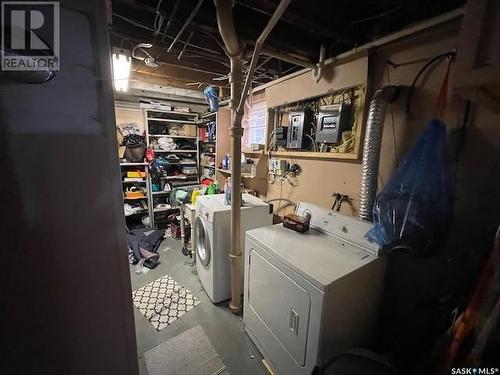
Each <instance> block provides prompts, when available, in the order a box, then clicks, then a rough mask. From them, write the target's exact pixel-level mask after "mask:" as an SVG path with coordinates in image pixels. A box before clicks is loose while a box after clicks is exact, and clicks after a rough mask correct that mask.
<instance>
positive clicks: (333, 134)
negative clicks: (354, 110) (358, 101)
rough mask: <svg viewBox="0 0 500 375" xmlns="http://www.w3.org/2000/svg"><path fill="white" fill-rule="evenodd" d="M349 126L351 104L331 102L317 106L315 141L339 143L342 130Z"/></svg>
mask: <svg viewBox="0 0 500 375" xmlns="http://www.w3.org/2000/svg"><path fill="white" fill-rule="evenodd" d="M350 128H351V105H349V104H333V105H325V106H322V107H320V108H319V112H318V117H317V121H316V142H317V143H333V144H337V143H340V140H341V139H342V138H341V137H342V132H343V131H345V130H348V129H350Z"/></svg>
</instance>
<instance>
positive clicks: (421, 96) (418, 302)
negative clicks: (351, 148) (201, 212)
mask: <svg viewBox="0 0 500 375" xmlns="http://www.w3.org/2000/svg"><path fill="white" fill-rule="evenodd" d="M459 27H460V24H459V22H452V23H448V24H446V25H443V26H440V27H438V28H435V29H433V30H428V31H426V32H423V33H421V34H419V35H415V36H413V37H411V38H407V39H405V40H404V41H400V42H398V43H395V44H392V45H389V46H386V47H385V48H383V49H380V50H378V51H376V52H374V53H373V54H372V55H371V56H370V73H369V82H370V84H371V87H372V88H373V89H377V88H380V87H382V86H384V85H386V84H388V79H387V78H388V77H387V65H386V61H387V60H391V61H393V62H395V63H402V62H407V61H412V60H418V59H429V58H431V57H433V56H435V55H437V54H440V53H443V52H446V51H449V50H451V49H452V48H454V47H455V46H456V44H457V40H456V38H457V34H458V30H459ZM424 63H425V61H424V62H419V63H415V64H411V65H406V66H404V67H399V68H397V69H392V68H390V69H389V74H390V81H391V84H399V85H409V84H410V83H411V81H412V80H413V78H414V77H415V75H416V73H417V71H418V70H419V69H420V68H421V66H422V65H423V64H424ZM445 69H446V63H445V62H442V63H440V64H438V65H437V66H436V67H435V68H434V69H431V71H430V72H429V74H427V75H426V76H425V78H424V79H422V80H421V81H420V83H419V84H418V86H417V91H416V92H415V95H414V97H413V101H412V114H413V115H412V117H411V118H407V117H406V115H405V108H404V105H405V103H404V100H400V101H398V102H397V103H396V104H394V105H393V110H394V133H393V128H392V121H391V116H390V112H388V116H387V118H386V122H385V128H384V134H383V140H382V152H381V162H380V170H379V171H380V177H379V188H381V187H383V186H384V184H385V183H386V182H387V180H388V179H389V177H390V176H391V174H392V173H393V172H394V168H395V165H396V163H395V159H396V156H395V155H396V154H395V149H397V158H398V159H399V160H401V158H402V157H403V156H404V155H405V154H406V153H407V152H408V151H409V149H410V148H411V146H412V145H413V143H414V142H415V140H416V139H417V137H418V136H419V134H420V133H421V131H422V130H423V129H424V127H425V126H426V124H427V122H428V121H429V120H430V119H431V118H432V113H433V108H434V103H435V100H436V96H437V93H438V91H439V88H440V86H441V82H442V79H443V75H444V72H445ZM301 85H307V87H306V88H304V87H301V86H295V87H291V86H290V85H289V84H286V85H285V83H279V84H277V85H276V86H275V87H274V88H273V95H275V96H276V95H278V94H277V92H279V89H280V87H282V88H283V95H285V96H286V95H288V94H287V93H288V92H290V91H293V92H294V93H295V94H294V95H295V96H297V94H296V93H297V92H302V91H303V92H304V97H305V96H310V95H311V87H314V86H315V85H314V84H313V82H312V80H308V81H307V80H303V81H301ZM450 85H451V86H452V85H453V70H452V75H451V81H450ZM336 88H337V87H336ZM269 90H270V89H268V90H267V91H269ZM318 93H319V92H318ZM273 100H274V99H273ZM368 102H369V98H367V106H368ZM463 111H464V102H463V101H461V100H460V99H459V98H458V97H456V96H455V95H454V94H453V91H452V90H451V87H450V93H449V97H448V111H447V113H446V116H445V120H446V123H447V125H448V136H449V141H450V145H451V150H450V152H452V154H453V152H454V150H455V146H456V139H457V134H458V131H457V130H458V129H459V128H460V126H461V122H462V117H463ZM453 155H454V154H453ZM295 161H296V162H297V163H298V164H300V166H301V167H302V169H303V172H302V174H301V175H300V176H299V177H298V186H296V187H290V186H289V185H288V184H284V185H283V188H282V196H283V197H284V198H287V199H290V200H292V201H294V202H298V201H301V200H306V201H309V202H312V203H316V204H318V205H320V206H324V207H330V206H331V205H332V198H331V194H332V193H333V192H337V191H340V192H342V193H346V194H349V195H350V196H352V197H353V198H354V199H355V201H354V205H353V206H354V207H352V208H350V207H347V206H345V207H344V208H343V212H345V213H348V214H355V210H356V207H357V206H358V202H359V184H360V172H361V165H360V162H359V161H357V162H344V161H322V160H304V159H299V158H297V157H295ZM451 167H452V171H453V174H454V175H456V183H455V197H454V209H455V216H454V219H453V221H452V225H451V230H450V234H449V237H448V241H447V242H446V245H445V246H444V248H441V249H440V251H438V252H437V254H436V255H435V256H432V257H425V258H418V257H412V256H409V255H408V254H405V253H394V254H393V255H391V257H389V262H388V272H387V281H386V286H385V302H384V317H385V319H386V324H382V325H381V326H380V327H381V331H382V333H383V334H382V336H385V340H386V342H390V343H392V344H394V343H396V345H395V346H393V347H391V345H389V347H387V348H386V349H387V350H388V351H391V350H395V351H401V352H406V353H416V352H418V350H420V349H421V348H422V349H425V348H429V347H430V346H431V345H432V342H430V341H427V338H426V335H427V334H430V333H431V332H432V330H433V329H434V328H435V327H436V325H437V322H439V321H443V319H444V322H445V324H446V320H447V319H448V317H449V311H451V310H447V309H448V308H449V307H450V306H452V307H454V306H455V305H454V303H456V302H457V301H459V298H466V296H467V292H468V291H469V288H470V287H471V285H473V282H474V280H475V278H476V277H477V274H478V271H479V269H480V267H481V264H482V262H483V256H484V254H485V253H487V252H489V250H490V249H491V247H492V242H493V236H494V234H495V231H496V228H497V227H498V225H499V224H500V178H499V176H500V116H498V115H495V114H493V113H491V112H490V111H488V110H487V109H485V108H481V107H478V106H475V105H473V106H472V111H471V118H470V123H469V128H468V129H467V131H466V136H465V141H464V143H463V148H462V152H461V154H460V155H459V158H458V162H454V161H452V163H451ZM279 196H280V186H279V185H277V184H274V185H271V184H270V185H269V186H268V194H267V198H268V199H273V198H277V197H279ZM280 213H281V214H283V211H282V212H280ZM440 309H441V310H440ZM440 312H441V313H442V315H440ZM440 319H441V320H440ZM387 322H389V323H387ZM409 322H411V323H409ZM441 328H442V327H441ZM379 339H380V340H382V341H383V340H384V339H382V338H379ZM417 359H418V357H417V355H415V356H414V355H412V356H411V358H409V359H408V363H411V361H415V360H417ZM417 373H418V371H417Z"/></svg>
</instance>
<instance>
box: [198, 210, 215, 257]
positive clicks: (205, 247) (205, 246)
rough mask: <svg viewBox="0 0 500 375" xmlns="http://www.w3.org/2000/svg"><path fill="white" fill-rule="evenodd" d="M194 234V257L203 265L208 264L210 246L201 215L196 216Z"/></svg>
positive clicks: (206, 229)
mask: <svg viewBox="0 0 500 375" xmlns="http://www.w3.org/2000/svg"><path fill="white" fill-rule="evenodd" d="M194 228H195V229H194V231H195V233H194V235H195V237H196V257H197V258H198V259H197V261H198V262H200V263H201V264H202V265H204V266H205V267H206V266H208V265H209V263H210V259H211V257H212V248H211V245H210V235H209V233H208V228H207V225H206V223H205V221H204V220H203V218H202V217H201V216H197V217H196V224H195V227H194Z"/></svg>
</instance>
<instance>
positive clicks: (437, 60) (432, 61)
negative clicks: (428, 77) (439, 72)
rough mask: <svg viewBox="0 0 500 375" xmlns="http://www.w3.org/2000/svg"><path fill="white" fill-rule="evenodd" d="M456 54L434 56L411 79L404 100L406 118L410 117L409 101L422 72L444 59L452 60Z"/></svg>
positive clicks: (451, 52)
mask: <svg viewBox="0 0 500 375" xmlns="http://www.w3.org/2000/svg"><path fill="white" fill-rule="evenodd" d="M456 54H457V53H456V52H455V51H449V52H445V53H441V54H439V55H437V56H434V57H433V58H432V59H430V60H429V61H427V63H425V64H424V66H423V67H422V68H420V70H419V71H418V73H417V75H416V76H415V78H414V79H413V82H412V83H411V86H410V90H409V92H408V97H407V99H406V116H407V117H410V116H411V108H410V106H411V99H412V97H413V93H414V91H415V85H416V84H417V81H418V79H419V78H420V77H421V76H422V74H424V72H425V71H426V70H427V69H428V68H429V67H431V66H432V65H433V64H435V63H437V62H440V61H441V60H442V59H444V58H445V57H446V58H453V57H454V56H455V55H456Z"/></svg>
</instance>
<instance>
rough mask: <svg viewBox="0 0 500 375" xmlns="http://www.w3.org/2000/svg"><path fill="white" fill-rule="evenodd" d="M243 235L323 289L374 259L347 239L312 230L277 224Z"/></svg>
mask: <svg viewBox="0 0 500 375" xmlns="http://www.w3.org/2000/svg"><path fill="white" fill-rule="evenodd" d="M246 235H247V238H248V239H250V240H253V241H255V242H256V243H257V244H258V245H260V247H261V248H262V249H263V250H265V251H266V252H268V253H270V254H271V255H272V256H274V257H276V258H278V259H279V260H281V261H282V262H283V263H285V264H286V265H287V266H288V267H290V268H292V269H293V270H294V271H296V272H297V273H298V274H299V275H301V276H302V277H304V278H305V279H307V280H309V281H310V282H311V283H312V284H313V285H315V286H316V287H318V288H319V289H321V290H323V291H326V290H328V289H329V288H330V287H331V285H332V284H333V283H334V282H335V281H336V280H338V279H340V278H342V277H343V276H345V275H347V274H349V273H351V272H353V271H355V270H356V269H358V268H361V267H363V266H365V265H367V264H368V263H370V262H373V261H375V260H376V259H377V257H376V256H374V255H372V254H370V253H367V252H366V251H364V250H363V249H362V248H359V247H356V246H353V244H352V243H350V242H347V241H344V240H342V239H340V238H336V237H333V236H329V235H327V234H325V233H323V232H320V231H318V230H315V229H310V230H309V231H307V232H305V233H298V232H294V231H293V230H290V229H287V228H285V227H283V225H282V224H276V225H271V226H267V227H263V228H257V229H252V230H249V231H247V234H246ZM247 251H248V249H247Z"/></svg>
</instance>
